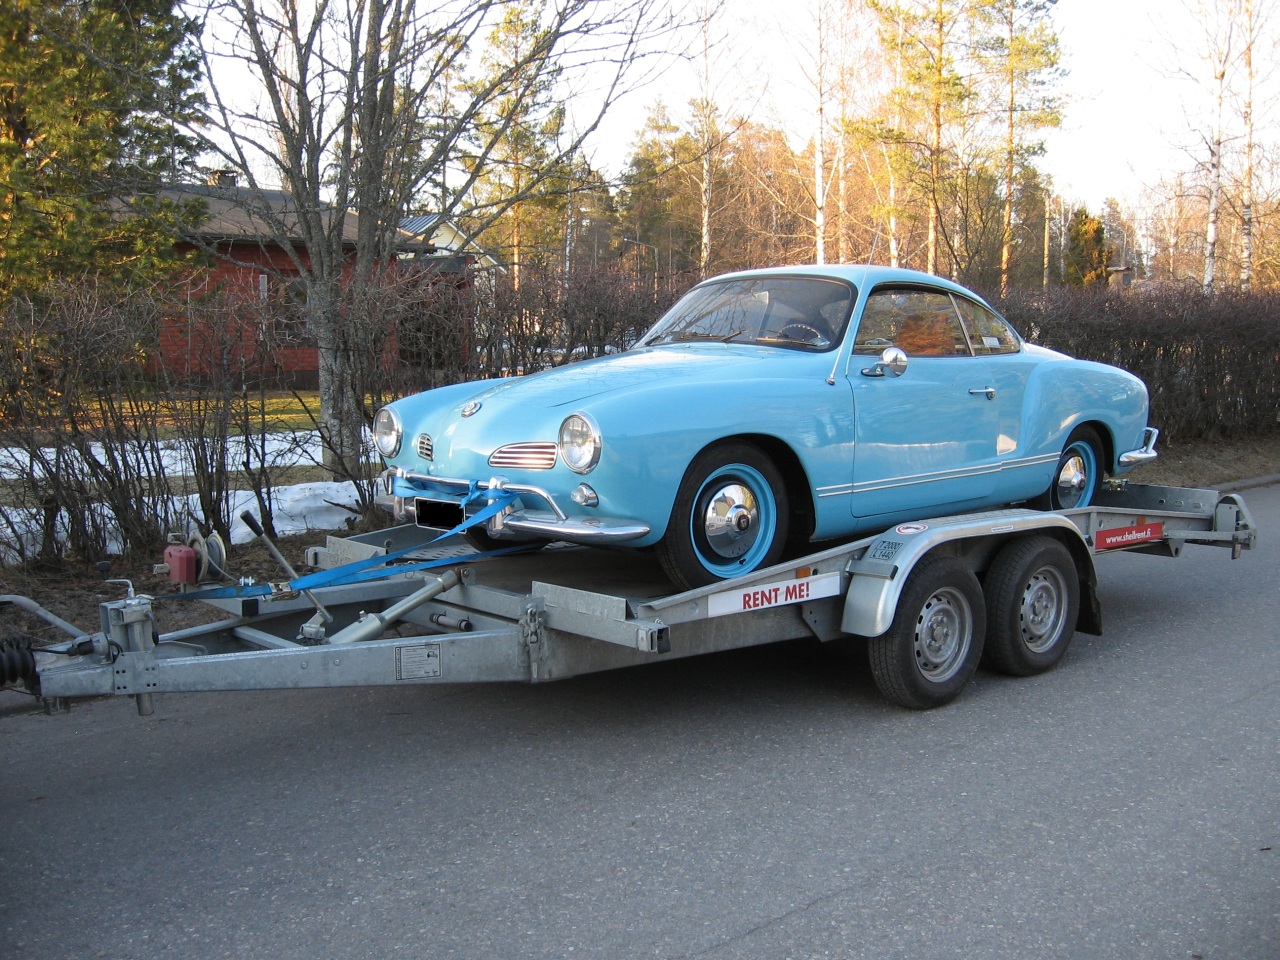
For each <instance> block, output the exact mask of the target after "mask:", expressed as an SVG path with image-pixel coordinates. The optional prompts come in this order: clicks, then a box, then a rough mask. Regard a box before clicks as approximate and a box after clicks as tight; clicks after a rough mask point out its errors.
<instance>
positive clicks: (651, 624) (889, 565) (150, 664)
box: [0, 481, 1257, 715]
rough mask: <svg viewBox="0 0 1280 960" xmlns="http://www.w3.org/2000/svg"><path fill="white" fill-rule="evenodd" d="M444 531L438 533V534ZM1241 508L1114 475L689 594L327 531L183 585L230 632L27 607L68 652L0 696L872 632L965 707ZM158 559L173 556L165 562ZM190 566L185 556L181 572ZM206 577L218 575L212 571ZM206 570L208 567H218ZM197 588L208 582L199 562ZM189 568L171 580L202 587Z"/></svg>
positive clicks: (557, 561) (1040, 663)
mask: <svg viewBox="0 0 1280 960" xmlns="http://www.w3.org/2000/svg"><path fill="white" fill-rule="evenodd" d="M435 533H438V531H436V532H435ZM1256 535H1257V532H1256V529H1255V527H1254V524H1253V520H1252V518H1251V517H1250V515H1249V511H1248V509H1247V508H1246V506H1245V504H1244V502H1243V500H1242V499H1241V498H1240V497H1238V496H1236V495H1234V494H1226V495H1219V494H1218V493H1216V492H1215V491H1212V490H1198V489H1184V488H1177V487H1163V486H1153V485H1143V484H1134V483H1129V482H1126V481H1108V482H1107V483H1106V484H1104V486H1103V488H1102V489H1100V490H1099V491H1098V494H1097V496H1096V498H1095V502H1094V503H1093V505H1091V506H1089V507H1087V508H1083V509H1075V510H1065V511H1060V512H1042V511H1036V510H1031V509H1023V508H1017V507H1015V508H1011V509H1002V510H992V511H987V512H982V513H971V514H961V515H956V516H945V517H932V518H923V519H921V520H919V521H917V522H912V523H899V524H896V525H895V526H893V527H891V528H889V529H887V530H885V531H884V532H882V533H880V534H877V535H875V536H870V537H866V538H863V539H860V540H857V541H856V542H852V543H844V544H841V545H839V546H833V547H830V548H829V549H824V550H821V551H819V552H816V553H812V554H809V555H807V556H804V557H802V558H799V559H795V560H791V561H788V562H786V563H782V564H778V565H776V566H773V567H770V568H768V569H762V570H757V571H755V572H753V573H751V574H749V575H746V576H742V577H738V578H735V579H732V580H726V581H723V582H718V583H715V584H713V585H710V586H706V587H701V588H699V589H696V590H690V591H686V592H681V593H674V594H673V593H671V592H670V591H671V589H672V588H671V585H670V583H669V582H667V581H666V580H665V579H664V578H663V577H662V574H661V573H660V572H659V570H658V564H657V563H656V562H654V561H653V560H652V559H651V558H649V557H647V556H646V555H645V554H643V553H640V552H637V551H621V550H619V551H609V550H605V549H601V548H583V547H571V546H567V545H560V544H555V545H550V546H547V547H546V548H544V549H541V550H534V551H527V552H523V553H514V554H511V555H502V556H487V555H478V556H477V555H474V554H467V551H469V549H470V548H467V547H463V546H460V544H461V543H462V540H461V538H460V537H456V536H454V537H450V538H448V539H446V540H443V541H440V540H435V541H433V540H432V539H431V536H432V531H428V530H426V529H424V528H421V527H416V526H413V525H407V526H400V527H394V528H391V529H388V530H382V531H378V532H376V533H372V534H365V535H361V536H354V537H350V538H338V537H330V538H329V539H328V541H327V545H326V546H325V547H313V548H311V549H310V550H308V552H307V560H308V563H309V565H310V566H311V567H313V568H314V569H316V570H317V571H318V572H316V573H312V574H308V575H306V576H302V577H298V576H297V575H296V574H295V573H294V571H293V569H292V568H291V567H290V566H289V565H288V563H287V562H286V561H285V560H284V558H283V557H280V556H279V555H278V553H276V552H275V551H274V547H271V545H270V543H269V541H268V546H269V547H270V548H271V549H272V551H273V553H275V555H276V557H277V559H278V560H279V562H280V563H281V565H282V568H283V569H284V572H285V573H287V574H288V575H289V581H287V582H284V583H280V584H270V585H265V584H245V583H242V584H240V585H237V586H232V587H225V586H216V585H212V586H211V585H209V584H207V583H186V584H184V585H183V586H182V587H181V590H182V593H181V594H177V595H175V596H180V597H182V598H183V599H182V600H176V599H172V598H159V599H161V600H165V601H166V602H191V601H194V600H202V601H203V602H207V603H210V604H212V605H213V606H215V607H217V608H219V609H220V610H221V611H222V612H224V613H225V614H226V616H225V618H223V619H219V620H217V621H216V622H213V623H209V624H206V625H203V626H197V627H191V628H187V629H182V630H176V631H173V632H169V633H160V634H157V633H156V628H155V619H154V615H153V604H154V603H156V602H158V601H157V599H155V598H150V597H145V596H133V595H132V593H133V591H132V587H130V589H129V593H130V596H129V597H127V598H126V599H122V600H116V601H112V602H108V603H103V604H102V605H101V608H100V620H101V623H100V630H99V631H98V632H97V633H93V634H88V633H85V632H83V631H80V630H79V629H78V628H76V627H75V626H73V625H71V624H68V623H66V622H65V621H62V620H60V619H59V618H57V617H54V616H52V615H51V614H48V612H47V611H44V610H43V609H42V608H40V607H39V606H38V605H37V604H35V603H33V602H32V601H30V600H27V599H25V598H20V597H3V598H0V603H11V604H18V605H20V606H22V607H24V609H26V610H28V611H29V612H32V613H34V614H36V615H37V616H42V617H43V618H44V619H45V620H46V621H47V622H49V623H51V624H53V625H54V626H56V627H57V628H58V629H60V630H62V631H64V632H66V633H69V634H71V636H72V639H70V640H69V641H66V642H62V643H58V644H54V645H52V646H48V647H43V648H41V647H33V646H32V645H31V643H30V640H29V638H27V640H26V642H25V643H24V642H22V641H18V640H14V639H12V638H11V639H9V640H8V641H5V645H2V646H0V682H4V683H6V684H8V685H10V686H13V687H17V688H20V689H25V690H27V691H29V692H31V693H33V694H35V695H36V696H38V697H41V698H43V699H44V701H45V704H46V707H47V708H49V709H50V710H56V709H59V708H61V707H62V706H64V705H65V704H66V703H67V702H68V701H69V700H71V699H73V698H78V697H100V696H112V695H115V696H132V697H135V698H136V699H137V704H138V710H139V712H140V713H141V714H143V715H148V714H150V713H151V712H152V710H153V704H152V697H153V695H154V694H157V693H171V692H197V691H216V690H284V689H298V688H304V687H351V686H378V685H382V686H400V685H404V684H440V683H468V682H493V681H522V682H527V683H542V682H545V681H549V680H558V679H562V678H565V677H572V676H577V675H580V674H586V673H592V672H596V671H601V670H612V669H616V668H619V667H627V666H635V665H639V664H644V663H652V662H655V661H658V660H665V659H671V658H675V657H687V656H693V655H695V654H700V653H712V652H715V651H721V650H731V649H736V648H740V647H749V646H754V645H758V644H764V643H773V642H776V641H781V640H794V639H800V638H817V639H818V640H820V641H835V640H842V639H847V638H851V637H852V638H863V640H864V641H865V642H866V643H868V645H869V659H870V663H871V668H872V673H873V675H874V678H875V681H876V684H877V686H878V687H879V689H880V690H881V692H882V693H883V694H884V695H885V696H886V697H887V698H888V699H890V700H891V701H893V702H895V703H897V704H900V705H902V706H904V707H909V708H915V709H924V708H929V707H936V706H940V705H942V704H944V703H947V702H948V701H950V700H952V699H953V698H954V697H955V696H957V695H958V694H959V693H960V692H961V690H963V689H964V687H965V685H966V684H967V683H968V681H969V679H970V678H971V676H972V675H973V672H974V670H975V669H976V668H977V666H978V663H979V661H980V660H982V661H983V662H985V663H987V664H988V665H989V666H991V667H993V668H994V669H997V670H999V671H1002V672H1005V673H1010V674H1014V675H1030V674H1036V673H1040V672H1043V671H1045V670H1047V669H1049V668H1050V667H1052V666H1053V665H1054V664H1055V663H1056V662H1057V661H1058V660H1059V659H1060V658H1061V657H1062V655H1063V653H1064V652H1065V650H1066V648H1067V645H1068V644H1069V643H1070V640H1071V637H1072V635H1073V634H1074V632H1075V631H1076V630H1077V629H1078V630H1082V631H1084V632H1087V633H1091V634H1098V633H1100V632H1101V629H1102V622H1101V612H1100V609H1099V604H1098V598H1097V590H1096V586H1097V574H1096V571H1095V568H1094V561H1093V558H1094V557H1095V556H1097V555H1098V554H1102V553H1111V552H1123V551H1132V552H1141V553H1151V554H1157V555H1160V556H1168V557H1176V556H1178V555H1179V554H1180V553H1181V552H1182V549H1183V548H1184V547H1185V546H1186V545H1187V544H1205V545H1209V546H1218V547H1227V548H1229V549H1230V551H1231V556H1232V557H1233V558H1235V557H1239V556H1240V553H1241V551H1242V550H1246V549H1250V548H1252V546H1253V545H1254V542H1255V539H1256ZM166 555H168V551H166ZM181 559H182V560H183V561H184V562H185V561H188V560H190V557H189V556H185V555H184V556H183V557H182V558H181ZM201 559H202V560H203V561H204V562H201V563H198V564H197V566H199V567H208V566H210V565H211V564H210V563H209V562H208V560H209V558H208V557H207V556H204V555H202V558H201ZM212 565H213V566H216V565H217V564H216V563H213V564H212ZM200 572H201V573H202V574H208V573H209V570H207V569H202V570H201V571H200ZM189 574H190V571H189V570H188V571H184V572H183V573H181V574H179V575H177V576H175V574H174V573H173V572H172V571H171V572H170V576H171V578H174V579H179V580H196V579H199V577H193V576H190V575H189Z"/></svg>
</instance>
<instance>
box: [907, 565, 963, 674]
mask: <svg viewBox="0 0 1280 960" xmlns="http://www.w3.org/2000/svg"><path fill="white" fill-rule="evenodd" d="M972 638H973V614H972V611H970V609H969V602H968V601H967V600H966V599H965V598H964V594H962V593H960V592H959V591H957V590H953V589H951V588H949V587H948V588H945V589H942V590H939V591H938V592H937V593H935V594H934V595H933V596H931V597H930V598H929V599H928V601H926V602H925V605H924V608H923V609H922V610H921V611H920V616H919V618H917V620H916V639H915V654H916V666H917V667H919V668H920V673H921V675H922V676H923V677H924V678H925V679H926V680H930V681H932V682H934V683H943V682H945V681H947V680H949V679H951V678H952V677H953V676H955V674H956V671H958V670H959V669H960V665H961V664H962V663H963V662H964V657H965V654H966V653H967V652H968V650H969V644H970V642H971V641H972Z"/></svg>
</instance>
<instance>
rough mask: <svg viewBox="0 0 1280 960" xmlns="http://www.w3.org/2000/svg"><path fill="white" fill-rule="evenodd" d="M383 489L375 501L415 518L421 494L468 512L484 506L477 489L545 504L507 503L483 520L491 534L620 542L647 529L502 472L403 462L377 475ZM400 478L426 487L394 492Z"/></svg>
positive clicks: (396, 514)
mask: <svg viewBox="0 0 1280 960" xmlns="http://www.w3.org/2000/svg"><path fill="white" fill-rule="evenodd" d="M380 479H381V486H382V494H381V495H379V496H378V497H376V498H375V502H376V503H377V504H378V505H379V506H381V507H382V508H384V509H386V510H387V511H389V512H390V513H391V514H392V516H393V517H395V518H396V519H397V520H401V521H402V520H406V519H411V520H416V518H417V510H416V507H415V502H416V501H418V500H424V501H428V502H432V503H450V504H456V505H457V506H458V507H459V509H460V510H461V511H462V512H463V513H464V514H467V511H468V506H469V505H471V504H472V503H474V504H475V509H474V510H472V511H471V513H475V512H478V511H479V509H480V508H481V507H483V506H484V502H485V501H484V500H483V499H480V498H475V497H474V494H475V493H476V492H477V491H484V492H485V493H514V494H518V495H519V496H520V497H521V499H522V500H531V501H536V502H540V503H542V504H545V505H546V508H547V509H545V510H542V509H529V508H520V507H516V506H511V507H508V508H507V509H506V510H504V511H502V512H501V513H499V514H498V515H497V516H495V517H491V518H490V519H489V521H488V522H487V523H486V524H485V526H484V530H485V532H486V533H488V534H489V535H490V536H491V537H494V538H495V539H499V540H501V539H511V540H513V541H519V540H529V539H535V540H563V541H566V542H568V543H583V544H588V545H589V544H601V543H623V542H626V541H628V540H638V539H639V538H641V537H643V536H646V535H647V534H648V533H649V529H650V528H649V525H648V524H647V523H641V522H640V521H639V520H630V519H627V518H623V517H586V516H582V515H576V516H571V515H569V514H566V513H565V512H564V511H563V510H562V509H561V508H560V506H559V505H558V504H557V503H556V501H555V498H554V497H552V495H551V494H550V493H549V492H547V491H546V490H544V489H543V488H541V487H535V486H532V485H530V484H524V483H512V482H510V481H509V480H507V479H506V478H505V477H491V478H490V479H489V480H487V481H472V480H458V479H454V478H452V477H435V476H431V475H429V474H425V473H417V472H416V471H413V470H405V469H404V468H403V467H392V468H391V469H390V470H386V471H384V472H383V474H382V476H381V478H380ZM396 480H403V481H406V482H407V483H410V484H413V485H414V486H415V487H419V486H425V487H427V488H428V489H427V490H424V491H422V493H421V494H418V493H415V495H414V496H412V497H404V496H398V495H397V494H396V492H395V481H396ZM432 488H434V490H439V491H440V493H441V495H440V496H436V497H432V496H430V495H429V493H430V492H431V491H432Z"/></svg>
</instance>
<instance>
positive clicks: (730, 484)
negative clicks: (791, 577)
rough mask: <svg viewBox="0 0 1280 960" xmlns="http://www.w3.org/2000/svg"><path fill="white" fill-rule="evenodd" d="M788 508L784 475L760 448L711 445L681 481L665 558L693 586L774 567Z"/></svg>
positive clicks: (669, 570) (672, 573) (663, 546)
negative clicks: (771, 565) (772, 565)
mask: <svg viewBox="0 0 1280 960" xmlns="http://www.w3.org/2000/svg"><path fill="white" fill-rule="evenodd" d="M788 509H789V508H788V505H787V488H786V485H785V484H784V483H783V480H782V474H780V473H779V472H778V468H777V467H775V466H774V465H773V462H772V461H771V460H770V459H769V458H768V457H767V456H765V454H764V453H763V452H762V451H761V450H759V449H758V448H757V447H754V446H751V445H750V444H746V443H726V444H722V445H720V446H717V447H712V448H710V449H709V450H705V451H703V452H702V453H701V454H699V455H698V456H697V457H695V458H694V461H693V463H692V464H690V466H689V469H688V470H687V471H686V472H685V475H684V479H683V480H681V481H680V489H679V490H678V491H677V493H676V501H675V505H674V506H673V507H672V508H671V521H670V523H669V524H668V525H667V533H666V536H664V537H663V538H662V540H661V541H659V543H658V549H657V553H658V560H659V561H660V562H661V564H662V569H663V571H664V572H665V573H666V574H667V576H668V577H670V578H671V581H672V583H674V584H675V585H676V586H678V587H682V588H684V589H686V590H691V589H693V588H694V587H701V586H705V585H706V584H709V583H715V582H716V581H717V580H728V579H729V578H731V577H737V576H740V575H742V574H745V573H750V572H751V571H752V570H757V569H759V568H760V567H767V566H769V565H770V564H773V563H777V562H778V560H779V559H780V558H781V557H782V549H783V547H784V546H785V545H786V542H787V515H788Z"/></svg>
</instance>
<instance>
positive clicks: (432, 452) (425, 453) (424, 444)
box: [418, 433, 436, 460]
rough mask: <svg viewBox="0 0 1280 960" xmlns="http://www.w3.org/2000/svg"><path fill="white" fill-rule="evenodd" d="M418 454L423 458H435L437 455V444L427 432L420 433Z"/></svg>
mask: <svg viewBox="0 0 1280 960" xmlns="http://www.w3.org/2000/svg"><path fill="white" fill-rule="evenodd" d="M418 456H420V457H421V458H422V459H423V460H434V459H435V456H436V449H435V445H434V444H432V442H431V437H429V436H428V435H427V434H425V433H420V434H418Z"/></svg>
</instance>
